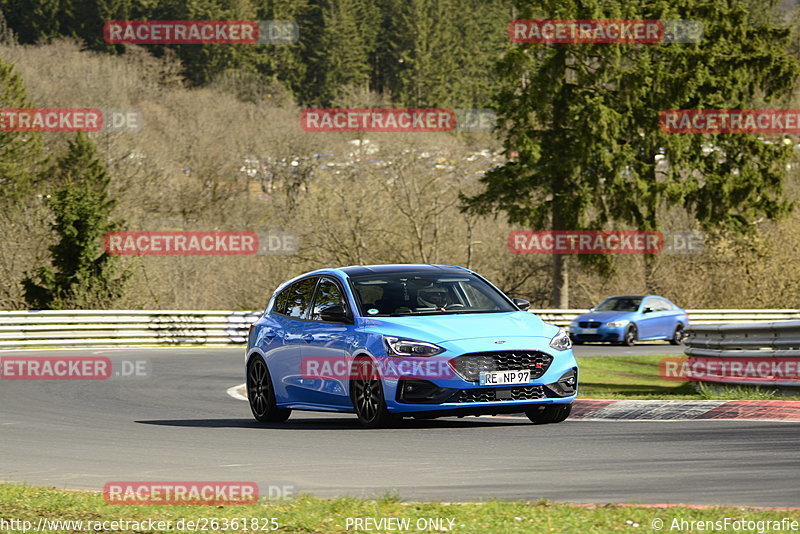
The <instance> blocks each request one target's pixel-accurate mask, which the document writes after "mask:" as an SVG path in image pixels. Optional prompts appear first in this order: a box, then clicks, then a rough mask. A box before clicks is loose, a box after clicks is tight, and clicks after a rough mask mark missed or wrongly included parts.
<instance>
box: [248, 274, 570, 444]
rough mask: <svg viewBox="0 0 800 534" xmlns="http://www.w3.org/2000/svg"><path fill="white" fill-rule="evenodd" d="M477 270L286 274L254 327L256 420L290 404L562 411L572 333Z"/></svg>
mask: <svg viewBox="0 0 800 534" xmlns="http://www.w3.org/2000/svg"><path fill="white" fill-rule="evenodd" d="M527 308H528V302H526V301H524V300H522V299H511V298H509V297H507V296H506V295H504V294H503V293H502V292H501V291H500V290H499V289H497V288H496V287H495V286H493V285H492V284H491V283H489V282H488V281H487V280H485V279H484V278H483V277H481V276H479V275H478V274H476V273H474V272H472V271H470V270H468V269H465V268H462V267H456V266H449V265H376V266H353V267H343V268H339V269H321V270H318V271H314V272H310V273H306V274H304V275H301V276H298V277H297V278H294V279H292V280H289V281H287V282H285V283H284V284H282V285H281V286H280V287H278V289H277V290H276V291H275V294H274V295H273V296H272V298H271V299H270V301H269V303H268V304H267V308H266V311H265V312H264V314H263V315H262V316H261V317H260V318H259V320H258V321H256V323H255V324H253V326H252V327H251V328H250V334H249V336H248V344H247V354H246V370H245V374H246V379H247V382H246V386H247V396H248V399H249V401H250V408H251V411H252V412H253V416H254V417H255V418H256V420H258V421H260V422H280V421H285V420H286V419H287V418H288V417H289V416H290V414H291V411H292V410H315V411H327V412H349V413H355V414H356V416H357V417H358V420H359V421H360V422H361V424H362V425H364V426H366V427H369V428H376V427H382V426H387V425H389V424H391V423H393V422H396V421H398V420H399V419H402V418H403V417H417V418H430V417H439V416H448V415H456V416H464V415H496V414H505V413H520V412H524V413H525V414H526V415H527V416H528V418H529V419H530V420H531V421H532V422H534V423H538V424H542V423H558V422H561V421H563V420H564V419H566V418H567V417H568V416H569V413H570V409H571V406H572V404H571V403H572V401H573V400H574V399H575V395H576V393H577V387H578V386H577V379H578V367H577V364H576V362H575V358H574V357H573V355H572V344H571V342H570V339H569V336H568V335H567V334H566V333H565V332H564V331H563V330H561V329H560V328H558V327H557V326H554V325H551V324H547V323H544V322H542V320H541V319H539V317H537V316H536V315H534V314H532V313H528V312H526V311H525V310H526V309H527Z"/></svg>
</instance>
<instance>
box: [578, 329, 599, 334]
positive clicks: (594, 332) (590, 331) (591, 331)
mask: <svg viewBox="0 0 800 534" xmlns="http://www.w3.org/2000/svg"><path fill="white" fill-rule="evenodd" d="M581 333H582V334H596V333H597V328H584V329H583V330H582V331H581Z"/></svg>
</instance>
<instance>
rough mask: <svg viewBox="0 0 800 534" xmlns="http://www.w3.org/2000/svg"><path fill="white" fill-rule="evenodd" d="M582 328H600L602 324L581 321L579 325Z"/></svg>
mask: <svg viewBox="0 0 800 534" xmlns="http://www.w3.org/2000/svg"><path fill="white" fill-rule="evenodd" d="M578 326H580V327H581V328H599V327H600V323H598V322H597V321H581V322H579V323H578Z"/></svg>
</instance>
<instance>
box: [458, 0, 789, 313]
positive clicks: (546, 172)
mask: <svg viewBox="0 0 800 534" xmlns="http://www.w3.org/2000/svg"><path fill="white" fill-rule="evenodd" d="M516 7H517V18H520V19H536V18H552V19H694V20H700V21H701V22H702V23H703V25H704V28H705V36H704V38H703V39H702V40H701V41H700V42H699V43H696V44H678V43H663V44H649V45H647V44H576V43H573V44H556V45H541V44H525V45H516V46H512V47H510V48H509V50H508V51H507V52H506V54H505V55H504V57H503V58H502V60H501V61H500V62H499V64H498V69H499V73H500V76H501V80H502V84H501V85H500V87H499V89H498V92H497V96H496V102H497V109H498V119H499V122H500V124H501V125H502V129H501V132H502V135H503V137H504V145H505V149H506V153H507V155H509V156H510V155H511V154H512V153H513V152H516V153H517V154H518V156H516V157H513V158H510V160H509V161H508V163H506V164H505V165H502V166H500V167H497V168H495V169H492V170H491V171H489V172H488V173H486V175H485V176H484V177H483V178H482V183H483V184H484V186H485V190H484V191H483V192H482V193H480V194H478V195H476V196H473V197H470V198H465V199H464V201H465V209H467V210H471V211H473V212H477V213H484V214H485V213H492V212H495V213H496V212H504V213H505V214H506V216H507V218H508V220H509V222H511V223H513V224H519V225H525V226H528V227H531V228H536V229H551V230H584V229H588V230H596V229H604V228H607V227H608V225H610V224H619V223H626V224H632V225H635V226H636V227H637V229H641V230H651V229H656V228H657V227H658V222H659V217H658V215H659V213H660V210H663V209H664V208H665V207H670V206H672V207H674V206H684V207H685V208H686V209H687V210H688V212H689V214H690V215H691V216H693V217H694V218H695V219H696V220H697V221H698V222H699V224H701V225H702V226H704V227H718V226H724V227H726V228H728V229H730V230H732V231H735V232H746V231H748V229H749V228H751V227H752V225H751V223H752V222H753V220H754V218H755V217H778V216H780V215H781V214H783V213H785V212H786V209H787V206H786V203H785V202H784V201H783V200H782V180H783V174H784V172H785V165H783V164H782V160H784V159H785V158H786V157H787V151H786V149H784V148H783V147H781V146H779V145H770V144H767V143H764V142H762V141H760V140H759V139H758V138H757V137H755V136H753V135H749V134H717V135H712V134H692V135H686V134H666V133H664V132H661V130H660V128H659V115H660V111H661V110H667V109H694V108H704V107H707V108H742V107H747V106H751V105H753V104H755V103H757V102H758V101H759V97H761V98H763V99H768V100H769V99H773V100H774V99H777V98H780V97H782V96H784V95H786V94H787V91H788V90H789V89H790V88H791V87H792V85H793V82H794V79H795V77H796V75H797V72H798V70H797V69H798V67H797V62H796V60H795V59H793V58H792V57H790V55H789V54H788V53H787V51H786V50H787V44H788V42H787V38H788V31H787V30H786V29H785V28H780V27H776V26H774V25H773V23H772V22H770V20H766V19H764V18H759V19H758V20H755V19H754V18H751V17H748V11H747V3H746V2H745V1H744V0H730V1H729V2H717V3H712V2H705V1H702V0H679V1H677V2H675V1H667V0H660V1H657V2H651V3H650V4H648V6H647V8H639V7H636V6H632V5H630V4H629V3H628V2H625V1H623V0H615V1H613V2H612V1H605V2H600V1H592V2H582V1H581V2H579V1H577V0H573V1H568V2H564V1H561V0H548V1H545V2H543V3H542V4H541V6H539V7H532V6H531V5H530V4H529V3H528V2H524V1H519V2H516ZM709 147H713V150H711V151H709ZM662 156H663V157H664V158H665V161H666V162H668V164H667V165H659V164H658V161H659V159H660V158H661V157H662ZM581 260H583V261H595V262H596V264H597V265H598V266H600V267H602V268H604V269H608V268H610V265H611V263H610V259H609V258H608V257H605V258H591V259H588V258H585V257H582V258H581ZM552 272H553V292H552V297H551V305H553V306H557V307H568V305H569V293H568V284H569V271H568V268H567V265H566V258H565V257H564V256H563V255H558V254H554V255H553V271H552Z"/></svg>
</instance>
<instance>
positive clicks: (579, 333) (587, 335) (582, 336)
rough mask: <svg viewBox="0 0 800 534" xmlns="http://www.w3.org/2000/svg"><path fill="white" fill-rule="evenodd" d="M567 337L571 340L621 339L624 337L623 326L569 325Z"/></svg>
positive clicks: (610, 340) (611, 340)
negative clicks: (588, 326) (587, 326)
mask: <svg viewBox="0 0 800 534" xmlns="http://www.w3.org/2000/svg"><path fill="white" fill-rule="evenodd" d="M587 330H588V331H587ZM569 337H570V339H572V341H581V342H587V341H609V342H615V341H622V340H623V339H625V327H624V326H617V327H612V326H605V325H603V326H599V327H597V328H588V329H587V328H581V327H579V326H575V327H572V326H570V329H569Z"/></svg>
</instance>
